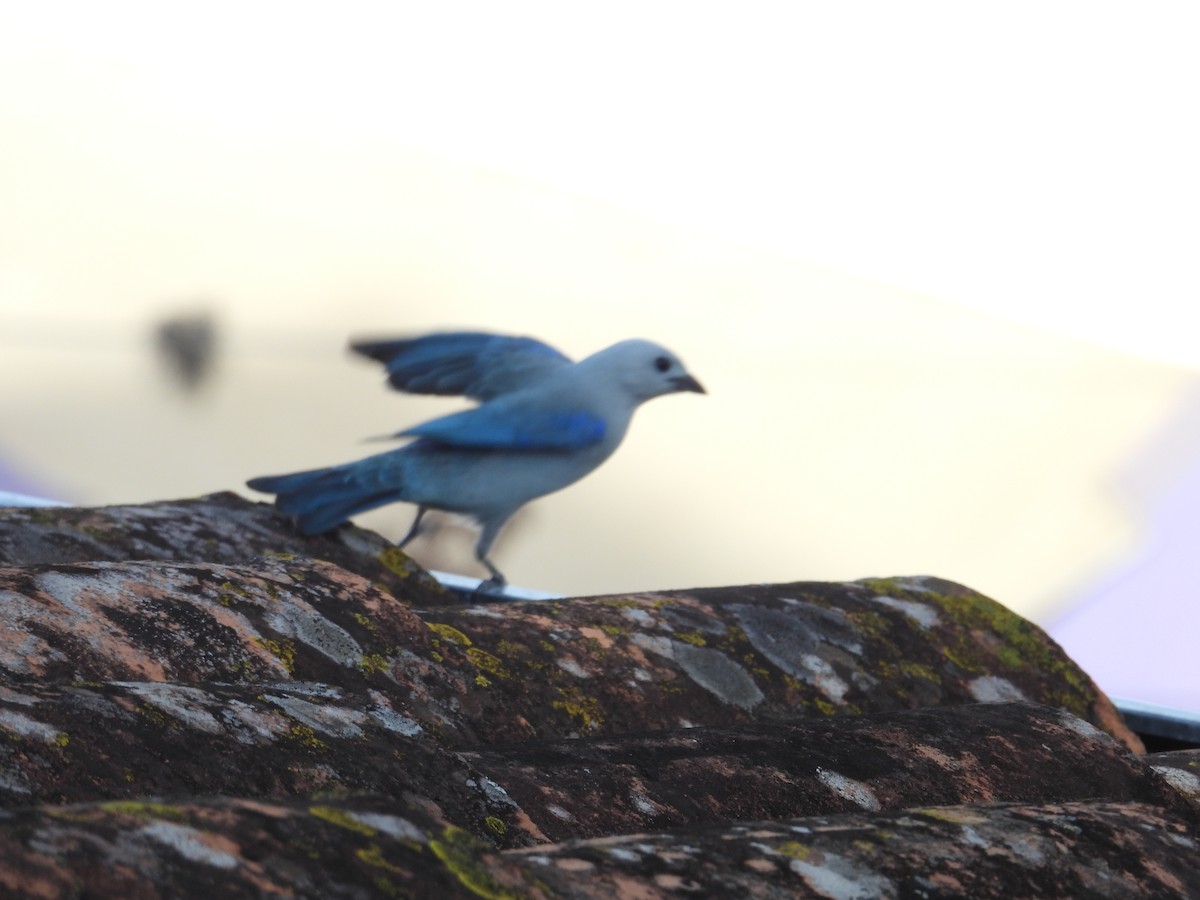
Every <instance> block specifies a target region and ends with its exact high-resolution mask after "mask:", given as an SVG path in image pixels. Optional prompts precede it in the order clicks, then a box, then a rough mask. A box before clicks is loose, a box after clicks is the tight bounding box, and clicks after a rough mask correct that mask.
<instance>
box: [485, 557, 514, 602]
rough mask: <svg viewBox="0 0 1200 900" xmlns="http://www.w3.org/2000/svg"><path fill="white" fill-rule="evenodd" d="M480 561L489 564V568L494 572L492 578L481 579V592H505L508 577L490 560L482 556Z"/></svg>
mask: <svg viewBox="0 0 1200 900" xmlns="http://www.w3.org/2000/svg"><path fill="white" fill-rule="evenodd" d="M479 561H480V562H481V563H483V564H484V565H485V566H487V570H488V571H489V572H491V573H492V577H491V578H489V579H488V580H487V581H481V582H480V583H479V587H478V590H479V592H480V593H483V594H503V593H504V586H505V585H506V584H508V579H506V578H505V577H504V575H503V573H502V572H501V571H500V570H499V569H497V568H496V567H495V566H493V565H492V564H491V562H490V561H489V560H487V559H484V558H482V557H481V558H480V559H479Z"/></svg>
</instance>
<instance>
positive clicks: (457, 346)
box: [350, 331, 571, 424]
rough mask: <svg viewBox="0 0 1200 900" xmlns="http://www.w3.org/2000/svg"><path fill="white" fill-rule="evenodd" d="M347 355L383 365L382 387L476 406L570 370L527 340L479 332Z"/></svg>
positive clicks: (385, 344)
mask: <svg viewBox="0 0 1200 900" xmlns="http://www.w3.org/2000/svg"><path fill="white" fill-rule="evenodd" d="M350 349H352V350H353V351H354V352H356V353H361V354H362V355H363V356H368V357H370V358H371V359H374V360H378V361H379V362H381V363H383V364H384V366H385V367H386V368H387V371H388V383H389V384H391V385H392V387H394V388H396V389H397V390H401V391H407V392H408V393H410V394H444V395H445V394H462V395H464V396H467V397H471V398H474V399H476V400H490V399H492V398H493V397H498V396H500V395H502V394H507V393H509V392H510V391H515V390H519V389H520V388H523V387H526V386H528V385H529V384H533V383H536V382H537V381H538V380H540V379H542V378H544V377H546V376H548V375H551V374H553V373H554V372H555V371H556V370H558V369H561V368H563V367H565V366H568V365H570V364H571V360H570V359H568V358H567V357H566V356H564V355H563V354H561V353H559V352H558V351H557V350H555V349H554V348H553V347H551V346H549V345H548V344H543V343H542V342H541V341H536V340H534V339H533V338H528V337H507V336H505V335H499V334H488V333H486V332H479V331H455V332H446V333H442V334H430V335H426V336H424V337H419V338H402V339H399V340H390V341H354V342H353V343H351V344H350ZM447 418H450V417H447ZM435 421H437V420H435ZM430 424H432V423H430Z"/></svg>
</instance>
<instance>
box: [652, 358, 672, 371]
mask: <svg viewBox="0 0 1200 900" xmlns="http://www.w3.org/2000/svg"><path fill="white" fill-rule="evenodd" d="M654 368H656V369H658V371H660V372H665V371H667V369H669V368H671V361H670V360H669V359H667V358H666V357H665V356H660V357H659V358H658V359H656V360H655V361H654Z"/></svg>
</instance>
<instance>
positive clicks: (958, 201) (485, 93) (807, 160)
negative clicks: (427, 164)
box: [0, 2, 1200, 365]
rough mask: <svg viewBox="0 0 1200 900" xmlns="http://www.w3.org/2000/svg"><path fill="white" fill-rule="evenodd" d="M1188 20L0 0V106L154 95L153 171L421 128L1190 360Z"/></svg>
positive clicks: (534, 167)
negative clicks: (190, 157)
mask: <svg viewBox="0 0 1200 900" xmlns="http://www.w3.org/2000/svg"><path fill="white" fill-rule="evenodd" d="M1198 24H1200V8H1197V7H1196V6H1195V5H1194V4H1191V3H1153V2H1152V3H1139V4H1108V3H1099V4H1097V3H1073V2H1068V3H1055V2H1052V3H1045V2H1036V3H1022V2H1018V3H1005V4H992V5H986V6H984V5H980V4H963V3H954V2H943V3H929V2H917V3H905V4H891V3H855V2H850V3H838V4H816V3H739V4H736V5H734V4H694V3H654V2H638V3H625V4H622V3H605V4H603V5H602V6H599V5H597V6H590V7H585V6H582V5H579V4H563V3H520V2H517V3H505V4H490V3H436V4H433V3H422V4H416V3H347V4H337V5H336V7H335V6H333V5H316V4H309V5H304V4H286V3H253V2H250V3H246V2H238V3H220V2H217V3H206V4H204V5H203V6H194V5H193V6H184V5H181V4H164V3H153V2H145V3H137V2H133V3H131V2H114V3H105V4H91V3H53V2H50V3H41V4H8V5H6V8H5V12H4V13H3V14H0V102H2V104H3V108H4V109H5V111H6V115H5V120H6V121H5V123H4V124H3V125H0V129H14V130H18V131H19V130H20V129H22V127H27V126H29V125H30V123H31V122H40V123H41V125H42V126H45V125H47V123H52V122H54V121H55V119H56V118H57V117H60V116H61V114H62V113H63V111H64V110H65V109H66V108H67V107H68V106H70V105H71V104H76V103H78V102H79V101H80V99H81V98H82V101H83V105H84V108H85V110H90V112H91V118H90V120H89V118H88V116H86V115H85V116H84V118H83V119H82V120H79V119H75V120H72V121H71V125H72V126H73V127H74V128H76V129H78V131H77V132H76V133H75V134H74V135H73V136H72V135H67V137H68V138H69V137H74V139H76V140H78V141H94V142H98V143H99V144H100V145H101V146H99V147H98V148H97V149H98V151H99V152H101V153H103V151H104V147H103V144H104V142H106V141H109V142H113V141H120V140H122V137H123V136H124V137H127V136H128V134H127V133H126V134H124V135H123V134H122V129H126V131H127V130H128V129H130V128H133V127H140V126H143V125H145V124H146V116H150V117H151V118H152V120H153V121H154V122H156V123H157V124H158V126H159V128H160V129H161V131H160V132H159V133H157V134H156V133H155V131H154V129H151V130H149V131H147V132H146V133H143V134H140V135H139V136H138V139H139V141H140V142H141V145H142V151H143V156H142V158H140V159H137V160H135V163H134V164H136V165H138V166H143V167H146V168H149V169H153V167H154V166H155V165H156V159H155V157H156V154H155V150H156V147H157V146H158V145H159V144H160V143H161V142H164V141H170V140H171V139H173V138H174V139H180V138H182V139H184V140H187V139H189V138H195V140H196V142H197V145H198V150H205V149H207V150H210V151H211V150H212V149H214V146H213V145H216V144H220V145H223V146H222V147H220V148H218V149H223V150H225V151H227V152H232V151H233V150H234V149H236V147H237V146H238V145H239V144H243V145H257V144H261V143H263V142H268V143H275V144H276V145H277V146H279V147H281V148H282V147H286V146H287V144H288V142H289V141H296V142H301V141H302V142H304V143H305V144H306V145H307V146H308V147H309V148H310V150H311V148H312V147H313V146H314V145H317V146H318V147H319V146H320V145H322V144H325V145H327V146H328V148H329V152H330V154H331V155H333V156H337V155H338V153H339V152H342V151H344V150H345V148H347V147H349V146H352V145H353V144H355V143H356V142H357V143H359V144H362V143H364V142H366V143H370V142H384V143H391V144H394V145H397V146H407V147H418V148H426V149H429V150H432V151H436V152H438V153H442V154H449V155H451V156H455V157H458V158H460V159H463V160H465V161H469V162H473V163H477V164H482V165H485V166H488V167H492V168H495V169H498V170H501V171H508V172H512V173H517V174H521V175H525V176H529V177H531V178H534V179H536V180H540V181H543V182H546V183H550V184H557V185H560V186H565V187H568V188H571V189H574V190H579V191H582V192H585V193H588V194H592V195H595V196H597V197H601V198H606V199H608V200H611V201H614V202H617V203H620V204H622V205H626V206H628V207H631V208H635V209H640V210H643V211H647V212H649V213H651V214H653V215H655V216H658V217H662V218H664V219H668V220H672V221H678V222H683V223H687V224H688V225H690V226H701V227H706V228H710V229H714V230H717V231H719V232H722V233H726V234H730V235H734V236H737V237H738V238H742V239H745V240H748V241H752V242H754V243H756V244H759V245H762V246H766V247H769V248H772V249H775V250H780V251H783V252H785V253H788V254H791V255H795V256H797V257H799V258H801V259H804V260H810V261H815V262H818V263H822V264H828V265H833V266H836V267H839V268H841V269H843V270H845V271H848V272H852V273H855V274H857V275H865V276H869V277H874V278H879V279H882V280H885V281H887V282H889V283H893V284H897V285H900V286H903V287H907V288H911V289H916V290H919V291H922V292H925V293H929V294H931V295H934V296H939V297H943V298H946V299H950V300H952V301H954V302H956V303H965V304H972V305H976V306H980V307H984V308H987V309H990V310H993V311H998V312H1000V313H1001V314H1004V315H1006V316H1010V317H1014V318H1019V319H1023V320H1027V321H1033V322H1037V323H1040V324H1043V325H1046V326H1048V327H1052V328H1056V329H1060V330H1062V331H1065V332H1068V333H1073V334H1078V335H1083V336H1086V337H1088V338H1089V339H1093V340H1096V341H1100V342H1103V343H1106V344H1109V345H1111V346H1116V347H1122V348H1125V349H1128V350H1131V351H1134V352H1137V353H1140V354H1145V355H1150V356H1154V357H1157V358H1162V359H1170V360H1174V361H1179V362H1184V363H1187V364H1189V365H1196V364H1197V363H1198V362H1200V350H1198V349H1197V342H1196V341H1195V339H1194V334H1195V327H1194V326H1195V319H1194V313H1193V311H1194V310H1195V309H1196V308H1198V306H1200V267H1198V266H1197V264H1196V248H1197V246H1200V214H1198V210H1200V174H1198V169H1200V167H1198V166H1197V164H1196V160H1197V159H1200V129H1198V128H1196V127H1195V116H1194V114H1193V111H1194V109H1195V105H1196V97H1195V88H1196V85H1198V84H1200V54H1197V53H1196V52H1195V40H1196V35H1197V34H1198V33H1200V31H1198V30H1197V25H1198ZM59 122H60V123H61V122H62V119H61V118H60V119H59ZM60 136H61V135H60ZM0 142H2V143H3V144H5V145H8V146H9V147H10V148H12V146H13V144H12V141H11V138H10V137H9V136H7V135H3V134H0ZM3 152H4V151H0V153H3ZM5 168H6V170H7V171H6V173H5V174H4V175H3V176H0V185H3V186H4V187H5V190H6V191H8V190H12V189H13V188H14V182H16V189H17V190H18V191H19V190H20V178H21V175H20V170H19V169H17V170H14V169H13V167H12V166H6V167H5ZM152 175H153V173H152V172H150V173H148V174H147V175H146V177H152ZM201 177H202V176H201ZM6 205H9V204H6ZM97 224H101V223H97ZM0 252H2V251H0ZM7 277H8V282H9V283H8V294H9V297H8V298H7V299H8V300H9V301H10V302H11V300H12V296H13V295H14V294H19V293H20V292H21V291H22V290H26V291H28V285H27V284H24V283H23V282H22V280H21V277H20V273H19V272H17V273H14V272H12V271H9V272H8V273H7ZM14 282H15V284H14Z"/></svg>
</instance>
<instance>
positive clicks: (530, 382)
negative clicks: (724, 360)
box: [247, 332, 704, 590]
mask: <svg viewBox="0 0 1200 900" xmlns="http://www.w3.org/2000/svg"><path fill="white" fill-rule="evenodd" d="M351 348H352V349H353V350H355V351H356V352H358V353H361V354H363V355H364V356H369V357H371V358H372V359H375V360H378V361H379V362H381V363H383V364H384V365H385V366H386V367H387V370H388V381H389V382H390V383H391V385H392V386H393V387H395V388H396V389H398V390H401V391H406V392H408V393H413V394H446V395H458V394H461V395H464V396H466V397H470V398H472V399H474V400H478V401H480V405H479V406H476V407H474V408H473V409H468V410H465V411H463V412H457V413H452V414H451V415H448V416H442V417H441V418H437V419H432V420H430V421H428V422H423V423H422V424H420V425H414V426H413V427H411V428H406V429H405V430H403V431H401V432H398V433H397V434H395V435H393V437H412V438H416V440H414V441H412V442H411V443H409V444H407V445H405V446H403V447H399V448H397V449H395V450H389V451H387V452H385V453H379V454H376V455H374V456H368V457H367V458H366V459H361V460H359V461H357V462H352V463H346V464H344V465H340V466H331V467H329V468H327V469H314V470H312V471H308V472H296V473H294V474H292V475H270V476H265V477H262V478H253V479H251V480H250V481H248V482H247V485H248V486H249V487H251V488H253V489H254V490H257V491H263V492H265V493H269V494H275V495H276V498H275V505H276V506H277V507H278V508H279V509H280V510H282V511H283V512H286V513H291V514H292V515H294V516H295V517H296V519H297V522H298V524H299V526H300V528H301V530H303V531H304V533H305V534H320V533H321V532H324V531H329V530H330V529H333V528H336V527H337V526H338V525H340V524H342V523H343V522H345V521H346V520H347V519H349V518H350V517H351V516H353V515H355V514H356V513H360V512H364V511H366V510H368V509H374V508H375V507H377V506H383V505H384V504H386V503H394V502H397V501H403V502H407V503H415V504H416V505H417V515H416V518H415V519H414V520H413V524H412V528H411V529H410V530H409V532H408V534H407V535H406V536H405V537H404V539H403V540H401V541H400V544H399V546H401V547H403V546H404V545H405V544H407V543H408V542H409V541H411V540H412V539H413V538H414V537H416V535H417V530H418V527H419V526H420V523H421V517H422V516H423V515H424V514H425V511H426V510H428V509H441V510H448V511H451V512H456V513H464V514H467V515H469V516H471V517H473V518H474V519H475V520H477V521H478V523H479V525H480V526H481V529H482V531H481V533H480V536H479V541H478V543H477V544H476V545H475V556H476V558H477V559H478V560H479V562H481V563H482V564H483V565H484V566H485V567H486V568H487V570H488V571H489V572H490V573H491V576H492V577H491V578H490V579H489V580H488V581H487V582H485V583H484V585H483V587H484V589H487V590H499V589H501V588H502V587H503V586H504V584H505V579H504V576H503V575H502V574H500V571H499V570H498V569H497V568H496V567H495V566H494V565H492V563H491V561H490V560H489V559H488V551H489V550H490V549H491V547H492V543H493V542H494V541H495V540H496V535H497V534H498V533H499V532H500V529H501V528H502V527H503V525H504V523H505V522H507V521H508V520H509V518H511V517H512V515H513V513H515V512H516V511H517V510H518V509H520V508H521V507H522V506H524V505H525V504H526V503H528V502H529V501H530V500H533V499H534V498H536V497H541V496H542V495H544V494H549V493H551V492H553V491H557V490H559V489H560V488H564V487H566V486H567V485H569V484H572V483H573V482H576V481H578V480H579V479H580V478H582V477H583V476H585V475H587V474H588V473H589V472H591V471H592V470H593V469H595V468H596V467H597V466H599V465H600V464H601V463H602V462H604V461H605V460H606V459H608V457H609V456H610V455H611V454H612V452H613V451H614V450H616V449H617V445H619V444H620V443H621V439H622V438H624V437H625V431H626V429H628V428H629V421H630V419H631V418H632V417H633V411H634V410H635V409H637V408H638V407H639V406H640V405H641V404H642V403H644V402H645V401H646V400H649V399H651V398H652V397H658V396H660V395H662V394H670V393H675V392H677V391H695V392H697V393H701V394H703V393H704V388H703V387H701V386H700V382H698V381H697V380H696V379H695V378H693V377H692V376H691V375H689V374H688V373H687V371H686V370H685V369H684V367H683V364H682V363H680V361H679V360H678V358H676V356H675V355H674V354H673V353H671V352H670V351H669V350H666V349H664V348H663V347H660V346H658V345H657V344H652V343H650V342H649V341H640V340H632V341H622V342H621V343H619V344H614V345H613V346H611V347H608V348H607V349H605V350H601V351H600V352H599V353H595V354H593V355H591V356H589V357H588V358H587V359H584V360H581V361H580V362H572V361H571V360H570V359H568V358H567V357H566V356H564V355H563V354H561V353H559V352H558V351H557V350H555V349H554V348H553V347H550V346H547V345H546V344H543V343H542V342H540V341H535V340H533V339H532V338H525V337H505V336H502V335H494V334H485V333H479V332H454V333H447V334H431V335H428V336H425V337H419V338H411V339H401V340H389V341H360V342H356V343H353V344H351Z"/></svg>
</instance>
